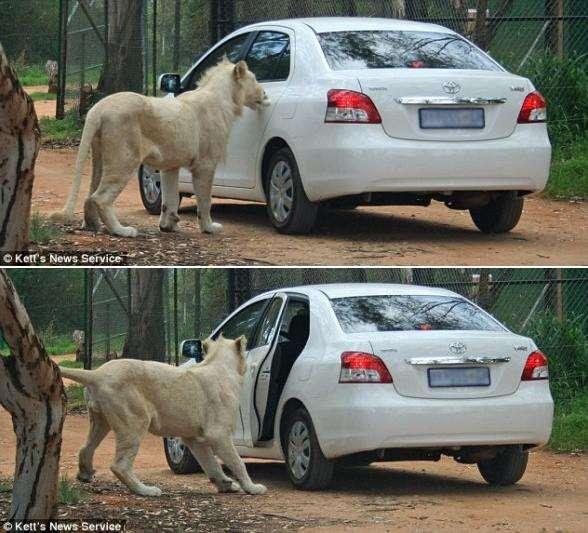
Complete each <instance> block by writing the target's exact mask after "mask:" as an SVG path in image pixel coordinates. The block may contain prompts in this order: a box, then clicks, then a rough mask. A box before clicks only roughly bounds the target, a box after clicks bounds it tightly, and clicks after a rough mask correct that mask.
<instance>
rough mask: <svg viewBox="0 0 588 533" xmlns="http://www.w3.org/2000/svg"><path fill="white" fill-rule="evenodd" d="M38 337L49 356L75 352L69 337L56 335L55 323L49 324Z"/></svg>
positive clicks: (60, 334)
mask: <svg viewBox="0 0 588 533" xmlns="http://www.w3.org/2000/svg"><path fill="white" fill-rule="evenodd" d="M39 337H41V340H42V341H43V344H44V346H45V349H46V350H47V353H48V354H49V355H63V354H68V353H73V352H75V349H76V348H75V345H74V343H73V340H72V338H71V335H67V334H65V335H64V334H62V333H58V332H57V331H56V329H55V322H54V321H51V322H49V323H48V324H47V325H46V326H45V328H44V329H43V330H42V331H41V332H40V334H39Z"/></svg>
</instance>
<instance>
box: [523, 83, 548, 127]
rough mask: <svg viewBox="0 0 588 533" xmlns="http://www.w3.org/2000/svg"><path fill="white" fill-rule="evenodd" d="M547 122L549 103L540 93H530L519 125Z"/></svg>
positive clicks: (524, 103)
mask: <svg viewBox="0 0 588 533" xmlns="http://www.w3.org/2000/svg"><path fill="white" fill-rule="evenodd" d="M546 120H547V102H546V100H545V98H543V95H542V94H541V93H540V92H539V91H533V92H532V93H529V94H528V95H527V97H526V98H525V101H524V102H523V106H522V107H521V112H520V113H519V119H518V121H517V122H518V123H519V124H529V123H532V122H545V121H546Z"/></svg>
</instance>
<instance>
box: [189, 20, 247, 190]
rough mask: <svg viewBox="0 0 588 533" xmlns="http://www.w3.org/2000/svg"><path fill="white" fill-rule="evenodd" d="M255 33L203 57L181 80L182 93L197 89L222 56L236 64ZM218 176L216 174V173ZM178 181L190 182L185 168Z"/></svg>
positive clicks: (217, 48) (233, 39)
mask: <svg viewBox="0 0 588 533" xmlns="http://www.w3.org/2000/svg"><path fill="white" fill-rule="evenodd" d="M255 35H256V32H245V33H240V34H239V35H236V36H235V37H233V38H232V39H229V40H228V41H226V42H224V43H222V44H220V45H219V46H217V47H216V48H214V49H213V50H212V51H210V52H209V53H208V54H206V55H204V56H203V57H202V58H200V60H199V61H198V62H197V63H196V65H195V66H194V67H192V69H191V70H190V71H189V72H188V73H187V74H186V75H185V76H184V78H183V79H182V92H185V91H193V90H194V89H196V88H197V87H198V80H200V78H201V77H202V75H203V74H204V73H205V72H206V71H207V70H208V69H209V68H210V67H213V66H214V65H216V64H217V63H218V62H219V61H220V60H221V59H222V58H223V57H224V56H227V58H228V59H229V61H232V62H233V63H236V62H237V61H239V60H240V59H241V58H242V57H243V56H244V54H245V51H246V50H247V49H248V47H249V44H251V40H252V39H253V38H254V37H255ZM217 174H218V172H217ZM215 179H216V178H215ZM180 181H183V182H188V183H191V182H192V174H191V173H190V171H189V170H188V169H186V168H183V169H181V170H180Z"/></svg>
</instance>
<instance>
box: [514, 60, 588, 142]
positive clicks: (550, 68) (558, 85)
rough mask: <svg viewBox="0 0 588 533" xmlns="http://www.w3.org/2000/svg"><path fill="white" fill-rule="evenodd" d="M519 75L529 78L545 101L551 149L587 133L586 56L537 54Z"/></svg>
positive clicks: (587, 79)
mask: <svg viewBox="0 0 588 533" xmlns="http://www.w3.org/2000/svg"><path fill="white" fill-rule="evenodd" d="M519 74H521V75H522V76H525V77H527V78H530V79H531V81H533V83H534V84H535V86H536V87H537V89H538V90H539V91H540V92H541V93H542V94H543V96H545V98H546V99H547V114H548V128H549V134H550V137H551V141H552V143H553V144H554V146H561V145H565V144H569V143H571V142H573V141H574V140H575V139H576V138H578V137H580V136H582V135H584V134H585V133H586V132H588V71H587V69H586V57H584V56H576V57H572V58H567V59H561V58H558V57H556V56H554V55H552V54H547V53H546V54H542V55H538V56H536V57H534V58H532V59H530V60H529V62H528V63H527V64H526V65H525V67H524V68H523V70H522V71H521V72H519Z"/></svg>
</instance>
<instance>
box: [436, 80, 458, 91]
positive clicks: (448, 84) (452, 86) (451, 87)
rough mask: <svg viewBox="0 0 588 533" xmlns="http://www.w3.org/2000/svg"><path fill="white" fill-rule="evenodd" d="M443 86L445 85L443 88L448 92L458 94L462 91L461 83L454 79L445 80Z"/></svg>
mask: <svg viewBox="0 0 588 533" xmlns="http://www.w3.org/2000/svg"><path fill="white" fill-rule="evenodd" d="M441 87H443V90H444V91H445V92H446V93H447V94H457V93H458V92H459V91H461V85H460V84H459V83H456V82H454V81H445V82H443V84H442V85H441Z"/></svg>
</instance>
